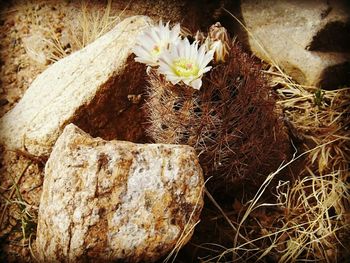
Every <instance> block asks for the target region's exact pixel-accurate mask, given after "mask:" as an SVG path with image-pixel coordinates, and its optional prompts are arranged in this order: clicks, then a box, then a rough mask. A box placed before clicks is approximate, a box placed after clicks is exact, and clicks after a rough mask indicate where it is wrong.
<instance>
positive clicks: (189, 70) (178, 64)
mask: <svg viewBox="0 0 350 263" xmlns="http://www.w3.org/2000/svg"><path fill="white" fill-rule="evenodd" d="M173 70H174V72H175V74H176V75H177V76H179V77H190V76H197V75H198V72H199V68H198V66H197V65H196V64H195V63H193V61H190V60H188V59H185V58H181V59H177V60H175V61H174V64H173Z"/></svg>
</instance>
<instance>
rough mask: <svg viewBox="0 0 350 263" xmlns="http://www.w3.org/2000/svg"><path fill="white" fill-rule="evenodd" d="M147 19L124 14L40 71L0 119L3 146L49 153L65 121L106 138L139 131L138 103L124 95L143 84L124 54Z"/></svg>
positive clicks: (139, 71)
mask: <svg viewBox="0 0 350 263" xmlns="http://www.w3.org/2000/svg"><path fill="white" fill-rule="evenodd" d="M150 23H151V21H150V19H149V18H147V17H144V16H134V17H130V18H127V19H125V20H123V21H122V22H121V23H119V24H118V25H117V26H116V27H115V28H114V29H113V30H111V31H110V32H108V33H107V34H105V35H104V36H102V37H101V38H99V39H97V40H96V41H95V42H93V43H92V44H90V45H88V46H87V47H86V48H84V49H82V50H80V51H78V52H76V53H73V54H72V55H70V56H68V57H66V58H64V59H62V60H60V61H58V62H57V63H55V64H53V65H52V66H51V67H49V68H48V69H47V70H45V71H44V72H43V73H42V74H40V75H39V76H38V77H37V78H36V79H35V81H34V82H33V83H32V85H31V86H30V87H29V89H28V90H27V91H26V93H25V95H24V96H23V98H22V99H21V100H20V101H19V103H18V104H17V105H16V106H15V108H13V109H12V110H11V111H10V112H8V113H7V114H5V115H4V116H3V118H2V119H1V120H0V142H1V143H3V144H5V145H6V146H7V148H9V149H21V150H27V151H28V152H29V153H30V154H33V155H37V156H42V155H49V153H50V151H51V148H52V145H53V144H54V143H55V141H56V139H57V137H58V136H59V135H60V133H61V132H62V130H63V129H64V127H65V125H66V124H68V123H71V122H73V123H77V124H78V125H79V127H81V128H82V129H84V130H85V131H87V132H91V134H92V135H94V136H95V135H98V136H102V137H104V138H107V139H110V138H116V137H117V138H118V139H125V140H130V139H134V140H135V138H137V137H140V136H142V134H143V132H142V131H140V130H141V122H140V121H139V118H138V116H140V115H141V110H140V107H139V105H134V104H133V103H132V102H130V101H129V100H128V98H127V96H128V95H129V94H139V93H141V92H142V89H143V87H144V79H145V78H144V74H145V73H144V72H145V69H144V67H143V66H142V65H141V64H139V63H135V62H134V61H133V58H132V56H130V55H131V47H132V46H133V45H134V43H135V40H136V37H137V35H138V34H139V33H140V32H141V31H142V30H145V29H146V28H147V27H148V26H149V25H150ZM121 121H127V122H128V125H129V127H128V131H126V129H125V128H124V127H121V126H120V125H117V123H120V122H121ZM130 137H132V138H130Z"/></svg>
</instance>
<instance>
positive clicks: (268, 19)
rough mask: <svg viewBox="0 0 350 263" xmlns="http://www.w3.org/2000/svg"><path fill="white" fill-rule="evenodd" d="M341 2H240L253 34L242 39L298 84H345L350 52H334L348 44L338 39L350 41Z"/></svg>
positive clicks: (346, 12)
mask: <svg viewBox="0 0 350 263" xmlns="http://www.w3.org/2000/svg"><path fill="white" fill-rule="evenodd" d="M345 2H346V1H323V0H312V1H297V0H293V1H272V0H268V1H257V0H246V1H242V4H241V15H242V18H243V20H244V23H245V25H246V27H247V28H248V30H249V31H250V33H251V34H252V35H253V37H252V36H251V35H246V38H245V39H246V40H247V42H248V45H249V46H250V48H251V50H252V51H253V52H254V53H255V54H256V55H257V56H259V57H260V58H262V59H264V60H266V61H269V62H271V61H272V60H273V61H275V62H276V63H277V64H278V65H280V66H281V67H282V69H283V70H285V71H286V73H287V74H289V75H291V76H292V77H293V78H294V79H295V80H297V81H298V82H299V83H301V84H304V85H315V86H320V87H323V88H336V87H337V86H338V85H343V84H347V83H348V82H349V79H350V54H349V53H341V52H335V51H341V50H344V47H343V46H350V43H338V44H337V41H339V40H341V39H343V41H349V32H347V37H346V31H347V28H349V23H350V16H349V9H348V8H347V7H346V3H345ZM257 10H259V11H258V12H257ZM330 29H332V30H331V31H330ZM241 30H242V34H243V31H244V30H243V29H242V28H241ZM244 34H246V33H244ZM243 39H244V38H243ZM346 39H347V40H346ZM258 42H259V43H258ZM263 49H265V51H266V52H267V53H266V52H265V51H264V50H263ZM324 51H332V52H324Z"/></svg>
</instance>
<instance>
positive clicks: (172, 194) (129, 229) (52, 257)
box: [36, 124, 204, 262]
mask: <svg viewBox="0 0 350 263" xmlns="http://www.w3.org/2000/svg"><path fill="white" fill-rule="evenodd" d="M203 185H204V182H203V175H202V170H201V167H200V165H199V164H198V159H197V155H196V153H195V151H194V149H193V148H192V147H190V146H182V145H166V144H135V143H131V142H124V141H116V140H114V141H105V140H103V139H101V138H92V137H91V136H89V135H88V134H86V133H85V132H83V131H82V130H80V129H79V128H77V127H76V126H75V125H73V124H69V125H67V126H66V127H65V129H64V131H63V133H62V134H61V136H60V137H59V138H58V140H57V142H56V144H55V146H54V148H53V151H52V153H51V155H50V158H49V159H48V161H47V163H46V166H45V179H44V185H43V193H42V197H41V201H40V207H39V218H38V229H37V240H36V247H37V251H38V254H39V258H40V260H41V261H42V262H86V261H87V260H88V261H91V262H110V261H113V262H115V261H118V260H119V261H118V262H139V261H143V262H151V261H155V260H157V259H159V258H160V257H161V256H163V255H165V254H167V253H168V252H169V251H171V250H172V249H174V248H175V246H178V245H179V244H181V245H184V244H185V243H186V242H187V241H188V240H189V238H190V237H191V235H192V232H193V228H194V226H195V224H196V223H197V222H198V220H199V215H200V212H201V209H202V206H203ZM180 247H181V246H180Z"/></svg>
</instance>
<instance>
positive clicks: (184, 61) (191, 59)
mask: <svg viewBox="0 0 350 263" xmlns="http://www.w3.org/2000/svg"><path fill="white" fill-rule="evenodd" d="M213 54H214V50H210V51H208V52H206V51H205V46H204V45H202V46H201V47H200V48H199V49H198V42H193V43H192V44H190V42H189V41H188V39H187V38H185V39H182V40H179V41H178V42H177V44H176V45H172V46H171V47H170V50H169V51H165V52H163V53H162V54H161V55H160V56H159V72H160V73H161V74H164V75H165V77H166V79H167V80H168V81H170V82H171V83H172V84H173V85H175V84H177V83H179V82H180V81H182V82H184V83H185V84H186V85H188V86H191V87H192V88H194V89H197V90H199V89H200V87H201V86H202V79H201V78H202V76H203V74H204V73H206V72H208V71H209V70H210V69H211V66H208V67H207V65H208V63H209V62H210V61H211V60H212V59H213Z"/></svg>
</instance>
